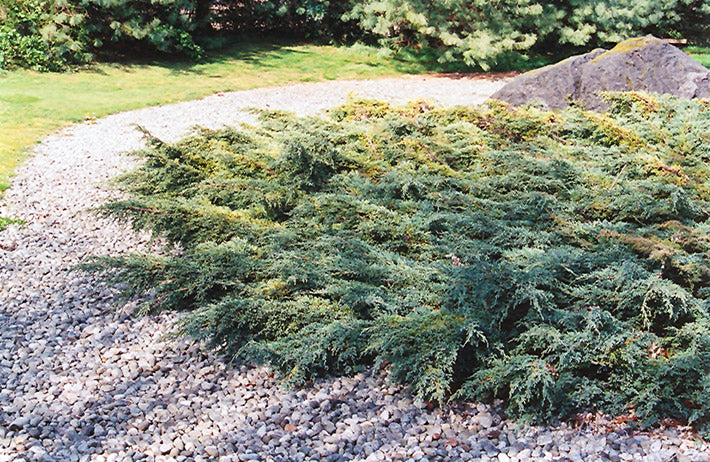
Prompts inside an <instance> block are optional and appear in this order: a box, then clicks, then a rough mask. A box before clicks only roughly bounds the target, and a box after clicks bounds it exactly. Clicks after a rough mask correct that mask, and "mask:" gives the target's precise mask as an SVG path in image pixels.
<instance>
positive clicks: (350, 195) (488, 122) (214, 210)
mask: <svg viewBox="0 0 710 462" xmlns="http://www.w3.org/2000/svg"><path fill="white" fill-rule="evenodd" d="M610 98H611V102H612V109H611V111H610V112H609V113H606V114H596V113H590V112H585V111H582V110H581V109H578V108H572V109H569V110H567V111H565V112H561V113H549V112H541V111H538V110H536V109H525V108H523V109H513V108H510V107H508V106H506V105H503V104H499V103H491V104H489V105H488V106H486V107H482V108H478V109H468V108H457V109H449V110H438V109H430V108H429V107H428V106H426V105H425V104H413V105H411V106H408V107H406V108H401V109H393V108H390V107H389V106H387V105H386V104H383V103H374V102H366V101H352V102H350V103H349V104H348V105H346V106H343V107H341V108H339V109H337V110H334V111H333V112H332V113H331V114H330V117H329V118H327V119H321V118H305V119H299V118H295V117H291V116H288V115H282V114H276V113H265V114H263V115H262V122H263V123H262V126H261V127H260V128H254V129H248V130H235V129H225V130H219V131H209V130H203V131H202V132H200V133H199V134H198V135H197V136H194V137H192V138H189V139H187V140H185V141H182V142H180V143H178V144H173V145H168V144H163V143H161V142H160V141H158V140H153V147H152V148H151V149H149V150H147V151H145V152H143V153H142V155H144V156H145V158H146V163H145V165H144V166H143V167H142V168H140V169H139V170H138V171H136V172H135V173H133V174H131V175H130V176H129V177H127V179H126V183H125V184H126V185H127V187H128V189H129V190H130V191H131V192H132V195H133V197H132V198H131V199H129V200H125V201H120V202H116V203H113V204H111V205H110V206H108V207H107V213H111V214H116V215H118V216H122V217H130V218H131V219H133V223H134V225H135V226H136V227H137V228H145V227H149V228H153V229H154V230H155V231H156V232H157V233H159V234H160V235H163V236H166V237H167V238H168V239H169V240H170V241H173V242H177V243H178V244H180V245H181V246H182V248H183V249H184V250H183V253H182V254H181V255H179V256H173V257H163V258H154V257H147V256H132V257H128V258H123V259H114V260H110V259H109V260H105V261H103V262H101V263H100V264H98V265H97V266H95V267H98V268H103V269H108V270H109V273H110V274H112V275H113V276H114V277H115V278H117V279H118V280H120V281H123V282H127V283H128V287H129V289H128V294H129V295H130V294H142V293H152V294H153V295H154V297H153V298H152V299H151V302H150V303H149V304H148V308H149V309H155V310H158V309H178V310H188V311H189V312H190V314H189V315H188V316H187V317H186V318H185V319H186V320H185V321H184V323H183V324H182V325H181V326H180V328H181V331H182V332H186V333H190V334H194V335H197V336H201V337H205V338H209V339H211V340H212V342H213V344H214V345H215V346H216V347H218V348H220V349H222V351H223V352H225V353H226V354H227V355H229V357H232V358H241V359H246V360H250V361H256V362H265V363H269V364H271V365H273V366H274V367H275V368H276V369H278V370H279V371H280V372H281V373H282V374H283V375H284V376H285V377H287V378H290V379H292V380H294V381H303V380H306V379H309V378H311V377H313V376H319V375H323V374H330V373H348V372H351V371H353V370H356V369H358V368H359V367H361V366H363V365H368V364H373V363H374V364H377V365H381V366H387V367H389V369H390V370H391V372H392V374H393V378H394V379H395V380H399V381H402V382H404V383H407V384H409V385H411V386H412V388H413V390H414V391H415V392H416V393H417V394H418V395H419V396H422V397H427V398H435V399H438V400H445V399H448V398H449V397H450V396H452V395H453V396H456V397H460V398H465V399H470V398H483V399H491V398H493V397H502V398H504V399H505V400H506V403H507V405H508V407H509V409H510V410H511V411H512V412H514V413H516V414H519V415H534V416H537V417H540V418H547V417H550V416H569V415H573V414H574V413H575V412H578V411H579V410H582V409H590V408H598V409H601V410H603V411H606V412H611V413H625V412H627V411H628V409H629V407H630V406H632V407H633V408H634V409H635V410H636V412H637V414H638V415H639V416H640V417H641V418H642V419H644V422H646V423H654V422H656V421H658V420H659V419H661V418H664V417H673V418H678V419H686V420H687V421H689V422H691V423H693V424H695V425H697V426H698V427H699V428H701V429H705V430H707V427H706V425H707V422H708V417H710V408H708V405H707V403H708V402H710V387H709V385H710V382H709V380H710V379H708V377H710V318H709V314H710V290H709V289H708V282H710V238H708V231H709V230H710V221H708V220H709V218H710V168H709V167H708V162H709V161H710V143H709V142H708V140H709V139H710V128H709V127H710V104H708V102H691V101H687V100H680V99H673V98H668V97H660V98H659V99H658V100H656V99H655V98H654V97H650V96H646V95H642V94H636V93H628V94H616V95H612V96H611V97H610Z"/></svg>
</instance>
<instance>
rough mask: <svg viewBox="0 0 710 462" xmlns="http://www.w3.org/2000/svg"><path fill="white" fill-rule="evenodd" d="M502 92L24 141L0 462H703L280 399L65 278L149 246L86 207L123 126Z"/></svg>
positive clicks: (137, 139) (5, 250)
mask: <svg viewBox="0 0 710 462" xmlns="http://www.w3.org/2000/svg"><path fill="white" fill-rule="evenodd" d="M502 84H503V82H502V81H501V80H491V79H484V78H470V77H463V76H459V77H458V78H451V77H444V76H419V77H403V78H391V79H380V80H372V81H350V82H347V81H335V82H323V83H306V84H296V85H290V86H287V87H277V88H262V89H258V90H251V91H242V92H233V93H224V94H217V95H213V96H210V97H207V98H204V99H201V100H197V101H191V102H185V103H179V104H174V105H169V106H159V107H153V108H148V109H142V110H137V111H131V112H126V113H121V114H116V115H112V116H109V117H106V118H103V119H100V120H97V121H90V122H86V123H83V124H78V125H75V126H73V127H70V128H67V129H65V130H63V131H61V132H59V133H57V134H56V135H54V136H50V137H48V138H46V139H45V140H44V141H42V143H41V144H39V145H38V146H37V147H36V148H35V149H34V153H33V155H32V156H31V157H30V158H29V159H28V160H27V162H26V163H25V164H24V165H23V166H22V167H21V168H20V169H19V171H18V174H17V176H16V177H15V178H14V179H13V181H12V187H11V189H9V190H8V191H7V192H6V193H5V197H4V198H3V200H2V205H1V206H0V215H2V216H11V217H15V218H20V219H22V220H24V221H25V222H26V224H25V225H24V226H17V225H12V226H10V227H9V228H7V229H6V230H5V231H3V232H0V462H5V461H21V460H24V461H35V460H36V461H62V462H63V461H173V460H174V461H212V460H215V461H242V460H257V461H299V462H300V461H345V460H352V461H385V460H387V461H389V460H414V461H435V460H437V461H438V460H441V461H444V460H447V461H448V460H452V461H458V460H481V461H489V460H490V461H499V462H509V461H526V460H559V461H563V460H564V461H599V460H601V461H615V462H618V461H632V460H633V461H637V460H644V461H671V460H673V461H704V460H710V448H709V447H708V445H707V444H705V443H703V442H702V441H700V440H699V439H697V438H695V439H694V438H693V437H692V435H690V434H689V433H687V432H684V431H681V430H682V429H677V428H668V429H664V430H662V431H656V432H654V433H650V434H640V433H634V432H632V431H630V430H629V429H628V428H624V427H623V426H618V425H617V426H608V427H605V426H604V425H600V422H597V424H596V425H595V426H591V427H583V428H576V427H573V426H571V425H566V424H563V425H561V426H558V427H554V428H545V427H532V426H525V425H519V424H516V423H514V422H511V421H509V420H506V419H504V418H503V417H502V415H501V414H500V413H499V412H498V411H497V408H496V407H494V406H488V405H483V404H460V405H458V406H456V407H454V408H450V409H444V410H440V409H429V408H428V407H427V406H426V403H421V402H417V401H416V400H413V399H412V397H411V396H410V395H409V394H408V393H407V392H406V391H405V390H402V389H400V388H399V387H396V386H391V385H389V384H388V383H387V381H386V377H384V376H383V375H382V374H373V373H364V374H360V375H358V376H355V377H348V378H334V379H329V380H323V381H319V382H317V383H316V384H314V386H313V387H310V388H307V389H299V390H288V389H285V388H283V387H280V386H278V384H277V383H276V382H275V380H274V378H273V377H272V375H270V373H269V371H268V370H267V369H265V368H259V367H257V368H253V367H241V368H229V367H227V365H226V364H225V363H224V362H223V361H222V360H220V359H219V358H216V357H215V356H214V355H213V354H212V353H210V352H208V351H205V350H203V349H202V348H201V345H200V344H198V343H196V342H194V341H191V340H189V339H184V338H182V339H171V340H165V339H164V338H163V335H164V334H165V333H166V332H168V331H169V328H170V325H171V322H172V321H173V320H174V319H175V315H174V314H161V315H155V316H144V317H135V316H132V315H131V311H132V307H131V306H119V307H118V308H117V307H116V304H115V298H114V297H115V288H112V287H109V286H107V285H105V284H104V283H102V282H101V281H100V280H99V279H97V278H96V277H95V276H92V275H87V274H85V273H82V272H78V271H75V270H74V269H73V268H74V267H75V265H77V264H78V263H80V262H81V261H82V260H84V259H85V258H86V257H88V256H92V255H107V254H110V255H121V254H125V253H127V252H135V251H149V250H151V249H152V247H151V246H154V245H155V244H151V243H150V241H149V239H148V236H147V235H145V234H136V233H134V232H133V231H132V230H130V228H128V227H127V226H126V225H124V224H121V223H117V222H115V221H112V220H108V219H102V218H98V217H97V216H96V215H95V214H94V213H92V212H91V209H93V208H95V207H97V206H99V205H101V204H103V203H105V202H106V201H107V200H109V199H110V198H112V197H117V195H118V194H119V193H118V192H116V191H115V190H112V189H111V187H109V186H108V183H109V180H110V179H112V178H114V177H116V176H117V175H119V174H120V173H122V172H125V171H127V170H129V169H130V168H132V167H134V166H135V165H136V160H135V159H134V158H132V157H130V156H128V155H126V153H128V152H130V151H133V150H136V149H139V148H141V147H143V146H144V142H143V140H142V137H141V134H140V133H139V132H138V131H137V130H136V129H135V127H134V125H136V124H137V125H140V126H142V127H145V128H146V129H147V130H149V131H150V132H152V133H153V134H154V135H155V136H157V137H158V138H160V139H163V140H165V141H175V140H178V139H180V138H181V137H184V136H186V135H187V134H189V133H190V131H191V129H192V127H193V126H195V125H200V126H206V127H210V128H217V127H220V126H222V125H233V124H239V123H253V122H254V117H253V115H251V114H250V113H248V112H247V111H245V109H247V108H250V107H260V108H267V109H280V110H288V111H293V112H295V113H297V114H313V113H317V112H318V111H321V110H323V109H325V108H328V107H332V106H335V105H338V104H341V103H343V102H345V100H346V98H347V96H348V94H350V93H354V94H357V95H358V96H362V97H367V98H377V99H382V100H386V101H392V102H396V103H403V102H406V101H408V100H411V99H418V98H426V99H429V100H434V101H438V102H439V103H440V104H442V105H454V104H477V103H480V102H482V101H484V100H485V99H486V98H487V97H488V96H489V95H491V94H492V93H494V92H495V90H497V89H498V88H500V86H502ZM601 423H602V424H603V423H604V421H603V420H602V421H601ZM607 423H608V422H607Z"/></svg>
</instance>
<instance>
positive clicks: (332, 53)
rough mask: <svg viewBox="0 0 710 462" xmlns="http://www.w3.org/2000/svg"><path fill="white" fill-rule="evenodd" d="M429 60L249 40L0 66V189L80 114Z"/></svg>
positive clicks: (416, 68) (405, 68)
mask: <svg viewBox="0 0 710 462" xmlns="http://www.w3.org/2000/svg"><path fill="white" fill-rule="evenodd" d="M432 70H438V69H436V68H433V67H432V65H431V64H429V61H428V60H423V59H416V58H412V56H410V55H407V56H406V57H401V58H398V57H387V56H384V55H382V54H381V53H378V51H377V50H376V49H374V48H369V47H364V46H354V47H334V46H317V45H289V44H273V43H268V44H267V43H248V44H241V45H236V46H233V47H231V48H229V49H228V50H226V51H223V52H221V53H220V54H219V55H217V56H214V57H212V58H210V59H208V60H206V61H205V62H202V63H197V64H192V63H184V62H175V61H168V62H146V63H130V64H115V63H114V64H97V65H94V66H92V67H90V68H87V69H83V70H78V71H75V72H70V73H46V74H42V73H36V72H30V71H12V72H5V73H1V74H0V190H2V189H5V188H7V186H8V184H9V183H8V180H9V177H10V175H11V174H12V172H13V171H14V169H15V168H16V167H17V165H18V164H19V163H20V162H22V160H23V158H24V156H25V154H26V152H27V150H28V147H29V146H31V145H32V144H33V143H36V142H37V141H39V140H40V139H42V138H43V137H44V136H46V135H48V134H50V133H52V132H53V131H55V130H57V129H58V128H60V127H62V126H66V125H69V124H71V123H74V122H78V121H82V120H84V119H86V118H92V117H103V116H105V115H108V114H112V113H116V112H120V111H126V110H131V109H137V108H141V107H147V106H154V105H158V104H167V103H173V102H177V101H184V100H190V99H194V98H199V97H202V96H206V95H210V94H213V93H215V92H219V91H230V90H246V89H250V88H255V87H264V86H270V85H282V84H286V83H289V82H303V81H320V80H332V79H356V78H357V79H364V78H376V77H383V76H392V75H400V74H405V73H412V74H415V73H425V72H430V71H432Z"/></svg>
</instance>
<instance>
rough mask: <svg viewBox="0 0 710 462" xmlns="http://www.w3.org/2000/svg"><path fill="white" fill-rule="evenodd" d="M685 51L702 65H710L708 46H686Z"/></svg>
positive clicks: (709, 48) (709, 49)
mask: <svg viewBox="0 0 710 462" xmlns="http://www.w3.org/2000/svg"><path fill="white" fill-rule="evenodd" d="M685 51H687V52H688V53H689V54H690V56H692V57H693V58H694V59H695V60H696V61H698V62H699V63H700V64H702V65H703V66H705V67H710V47H688V48H686V49H685Z"/></svg>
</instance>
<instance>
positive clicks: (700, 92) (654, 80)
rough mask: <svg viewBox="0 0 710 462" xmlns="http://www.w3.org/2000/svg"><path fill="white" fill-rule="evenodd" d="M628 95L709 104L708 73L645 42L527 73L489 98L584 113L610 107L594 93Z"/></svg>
mask: <svg viewBox="0 0 710 462" xmlns="http://www.w3.org/2000/svg"><path fill="white" fill-rule="evenodd" d="M629 90H634V91H645V92H649V93H669V94H672V95H676V96H681V97H684V98H708V97H710V70H708V69H707V68H705V67H703V66H702V65H701V64H700V63H698V62H697V61H695V60H693V59H692V58H690V57H689V56H688V55H686V54H685V53H683V52H682V51H681V50H679V49H678V48H676V47H674V46H673V45H671V44H669V43H666V42H664V41H663V40H660V39H657V38H655V37H652V36H648V37H642V38H635V39H629V40H626V41H624V42H621V43H619V44H618V45H617V46H615V47H614V48H612V49H611V50H608V51H607V50H603V49H601V48H599V49H596V50H594V51H592V52H590V53H587V54H584V55H579V56H573V57H571V58H568V59H565V60H564V61H561V62H559V63H557V64H553V65H550V66H547V67H543V68H541V69H537V70H534V71H531V72H527V73H525V74H523V75H520V76H518V77H517V78H515V79H514V80H513V81H512V82H510V83H509V84H507V85H506V86H504V87H503V88H501V89H500V90H498V91H497V92H496V93H495V94H493V96H491V98H494V99H498V100H501V101H506V102H508V103H510V104H513V105H515V106H518V105H521V104H525V103H534V102H541V103H544V104H545V105H547V106H548V107H550V108H554V109H560V108H564V107H566V106H568V105H569V104H570V100H576V101H581V102H582V103H584V104H585V105H586V107H587V108H588V109H592V110H604V109H606V108H607V107H608V105H607V104H606V103H605V102H604V101H603V100H602V99H601V98H600V97H599V95H598V94H597V92H599V91H629Z"/></svg>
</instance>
